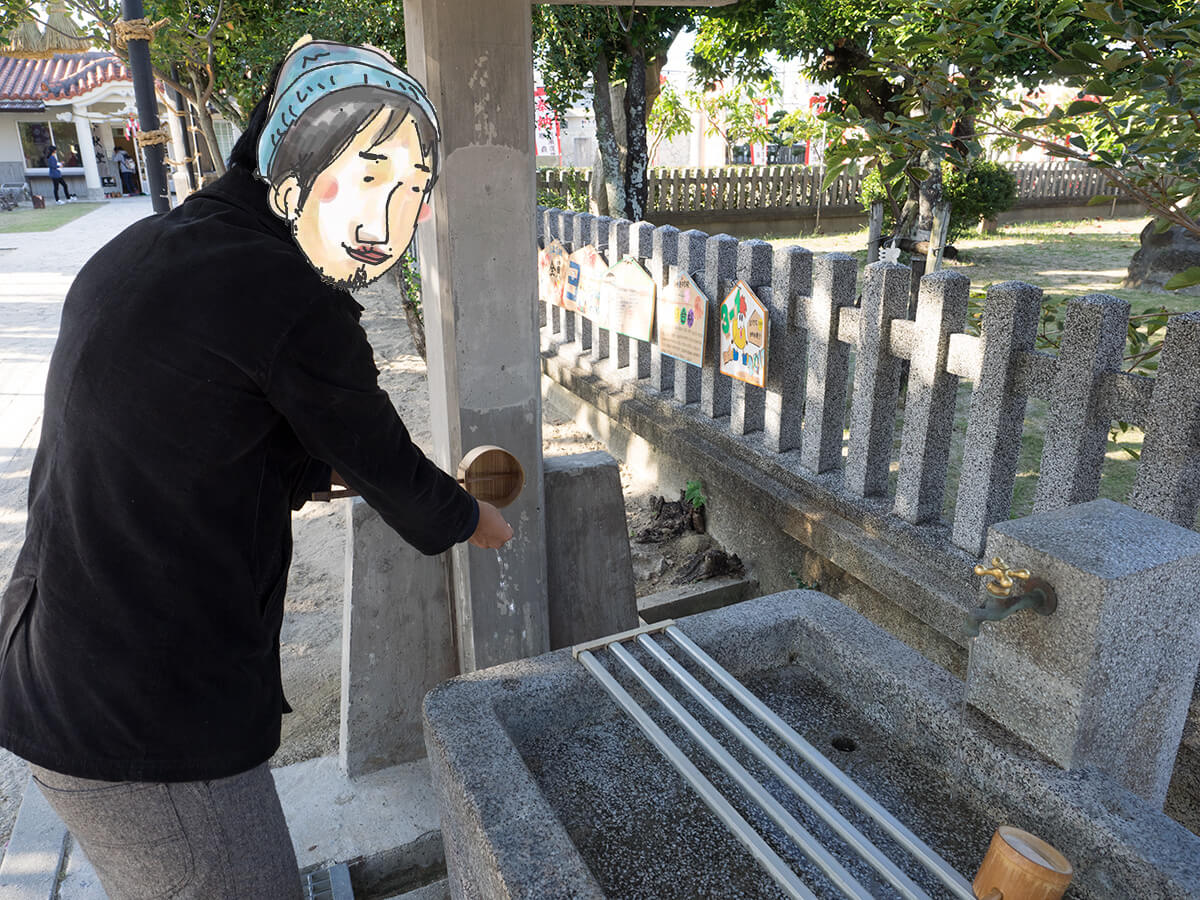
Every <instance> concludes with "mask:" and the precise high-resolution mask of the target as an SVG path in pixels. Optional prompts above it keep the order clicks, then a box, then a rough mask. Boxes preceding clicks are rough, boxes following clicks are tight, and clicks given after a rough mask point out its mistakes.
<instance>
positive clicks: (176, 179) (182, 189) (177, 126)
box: [163, 102, 191, 206]
mask: <svg viewBox="0 0 1200 900" xmlns="http://www.w3.org/2000/svg"><path fill="white" fill-rule="evenodd" d="M163 106H164V107H165V108H166V109H165V112H166V119H167V127H168V128H169V129H170V131H171V143H170V144H168V145H167V156H168V157H169V158H170V159H174V160H178V161H179V162H183V160H185V159H186V158H187V154H186V153H185V152H184V147H185V146H186V145H185V144H184V142H183V129H184V127H186V126H184V125H183V124H182V122H181V111H180V110H177V109H175V107H174V106H172V105H171V104H170V103H169V102H164V103H163ZM170 170H171V182H172V184H174V185H175V198H174V205H176V206H178V205H179V204H180V203H182V202H183V201H184V200H186V199H187V195H188V194H190V193H191V188H189V187H188V178H187V168H186V163H185V164H184V165H182V166H171V167H170Z"/></svg>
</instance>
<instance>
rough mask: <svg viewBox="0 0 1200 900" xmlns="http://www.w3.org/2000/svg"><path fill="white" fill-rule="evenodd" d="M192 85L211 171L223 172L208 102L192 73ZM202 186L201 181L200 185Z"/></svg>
mask: <svg viewBox="0 0 1200 900" xmlns="http://www.w3.org/2000/svg"><path fill="white" fill-rule="evenodd" d="M192 87H193V88H194V89H195V96H196V99H197V100H198V101H199V102H197V103H194V104H193V108H194V109H195V111H196V121H198V122H199V123H200V131H201V133H202V134H203V135H204V143H206V144H208V156H209V158H210V159H211V160H212V164H213V171H215V172H216V173H217V174H218V175H224V174H225V160H224V159H223V158H222V157H221V148H220V146H219V145H218V144H217V132H216V129H215V128H213V120H212V113H211V112H209V110H208V104H207V103H205V102H204V91H202V90H200V85H199V84H198V83H197V81H196V76H195V75H194V74H193V75H192ZM200 180H201V182H203V181H204V173H203V172H201V173H200ZM200 186H201V187H203V186H204V185H203V183H201V185H200Z"/></svg>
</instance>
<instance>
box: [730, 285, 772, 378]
mask: <svg viewBox="0 0 1200 900" xmlns="http://www.w3.org/2000/svg"><path fill="white" fill-rule="evenodd" d="M767 321H768V319H767V308H766V306H764V305H763V303H762V301H761V300H759V299H758V297H756V296H755V295H754V291H752V290H750V286H749V285H747V284H746V282H744V281H738V283H737V284H736V285H734V288H733V290H732V291H730V292H729V294H728V295H727V296H726V297H725V299H724V301H722V303H721V374H722V375H728V376H729V377H730V378H736V379H738V380H739V381H744V382H746V383H747V384H752V385H754V386H755V387H765V386H766V384H767Z"/></svg>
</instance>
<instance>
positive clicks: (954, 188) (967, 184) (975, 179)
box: [860, 159, 1017, 241]
mask: <svg viewBox="0 0 1200 900" xmlns="http://www.w3.org/2000/svg"><path fill="white" fill-rule="evenodd" d="M942 196H943V197H945V198H946V200H948V201H949V202H950V204H951V211H950V235H949V238H948V239H949V240H951V241H953V240H956V239H957V238H962V237H966V236H967V235H968V234H970V233H971V232H972V231H974V230H975V227H976V226H977V225H978V224H979V220H980V219H991V218H995V216H996V215H998V214H999V213H1002V212H1004V211H1005V210H1006V209H1011V208H1012V207H1013V204H1015V203H1016V202H1017V178H1016V176H1015V175H1013V173H1012V172H1010V171H1009V170H1008V169H1006V168H1005V167H1004V166H1002V165H1000V163H995V162H991V161H990V160H986V159H979V160H976V161H975V162H973V163H971V165H970V166H969V167H968V168H966V169H956V168H954V167H953V166H951V165H950V164H949V163H944V164H943V165H942ZM860 199H861V200H862V205H863V209H864V210H869V209H870V208H871V204H872V203H874V202H875V201H876V200H885V201H886V197H885V195H884V191H883V184H882V182H881V181H880V180H879V170H878V169H873V170H872V171H871V172H870V173H868V174H867V177H866V178H864V179H863V181H862V190H861V195H860ZM883 227H884V231H885V232H887V231H888V230H889V229H890V228H892V227H893V222H892V214H891V210H890V209H889V208H888V206H887V204H886V202H885V203H884V223H883Z"/></svg>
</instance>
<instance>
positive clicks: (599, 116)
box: [592, 51, 625, 216]
mask: <svg viewBox="0 0 1200 900" xmlns="http://www.w3.org/2000/svg"><path fill="white" fill-rule="evenodd" d="M592 108H593V109H594V110H595V112H596V146H597V148H598V149H599V151H600V171H599V172H597V173H596V174H595V175H593V176H592V183H593V184H594V185H596V190H597V191H598V192H603V201H602V202H599V203H598V204H597V205H598V206H599V207H600V210H601V211H600V212H599V214H600V215H609V216H620V215H622V214H623V213H624V210H625V182H624V179H623V178H622V177H621V147H620V144H619V143H618V138H617V132H616V128H615V123H614V122H613V107H612V94H611V84H610V82H609V80H608V56H607V55H606V54H605V53H604V52H603V51H601V52H600V53H599V54H598V55H597V57H596V63H595V68H593V70H592ZM597 176H599V177H597ZM605 207H606V208H605Z"/></svg>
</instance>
